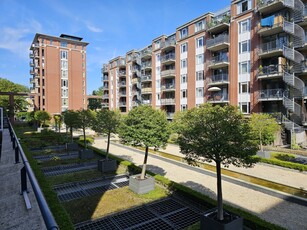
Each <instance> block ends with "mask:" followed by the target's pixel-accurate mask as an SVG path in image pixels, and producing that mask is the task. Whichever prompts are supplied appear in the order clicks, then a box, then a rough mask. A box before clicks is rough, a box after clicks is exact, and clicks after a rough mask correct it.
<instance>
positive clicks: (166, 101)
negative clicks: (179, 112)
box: [161, 98, 175, 105]
mask: <svg viewBox="0 0 307 230" xmlns="http://www.w3.org/2000/svg"><path fill="white" fill-rule="evenodd" d="M161 105H175V98H164V99H161Z"/></svg>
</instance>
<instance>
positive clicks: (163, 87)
mask: <svg viewBox="0 0 307 230" xmlns="http://www.w3.org/2000/svg"><path fill="white" fill-rule="evenodd" d="M161 91H162V92H167V91H175V83H168V84H164V85H161Z"/></svg>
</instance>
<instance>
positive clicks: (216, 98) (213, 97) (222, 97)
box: [208, 93, 229, 102]
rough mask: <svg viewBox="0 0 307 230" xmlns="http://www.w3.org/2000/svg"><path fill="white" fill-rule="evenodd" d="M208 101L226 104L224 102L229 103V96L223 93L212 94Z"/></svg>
mask: <svg viewBox="0 0 307 230" xmlns="http://www.w3.org/2000/svg"><path fill="white" fill-rule="evenodd" d="M208 101H210V102H224V101H229V99H228V94H223V93H212V94H211V95H210V96H209V97H208Z"/></svg>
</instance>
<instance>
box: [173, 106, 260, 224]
mask: <svg viewBox="0 0 307 230" xmlns="http://www.w3.org/2000/svg"><path fill="white" fill-rule="evenodd" d="M176 122H177V123H179V124H180V125H179V126H178V127H179V128H178V133H179V137H178V143H179V146H180V149H181V152H182V153H183V154H185V155H186V157H185V159H186V160H187V161H188V163H190V164H196V160H201V161H207V162H212V161H214V162H215V163H216V174H217V203H218V213H217V219H218V220H223V214H224V211H223V198H222V180H221V165H224V166H225V167H228V166H229V165H230V164H233V165H235V166H237V167H241V166H243V167H252V166H253V164H254V163H256V161H257V160H256V159H255V158H253V157H252V156H253V155H255V154H256V151H257V144H256V143H255V141H254V140H253V138H252V132H251V128H250V126H249V124H248V122H247V121H246V120H244V118H243V115H242V114H241V113H239V112H238V109H237V108H236V107H234V106H224V107H220V106H212V105H211V104H209V103H207V104H204V105H201V106H200V107H199V108H193V109H191V110H189V111H187V112H186V113H184V114H183V116H179V119H178V120H177V121H176Z"/></svg>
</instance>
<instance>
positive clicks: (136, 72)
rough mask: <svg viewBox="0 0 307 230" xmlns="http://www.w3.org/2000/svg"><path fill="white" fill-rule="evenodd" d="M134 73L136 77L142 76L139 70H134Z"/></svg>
mask: <svg viewBox="0 0 307 230" xmlns="http://www.w3.org/2000/svg"><path fill="white" fill-rule="evenodd" d="M132 73H133V74H135V75H136V76H140V75H141V72H140V70H139V69H138V68H133V69H132Z"/></svg>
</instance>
